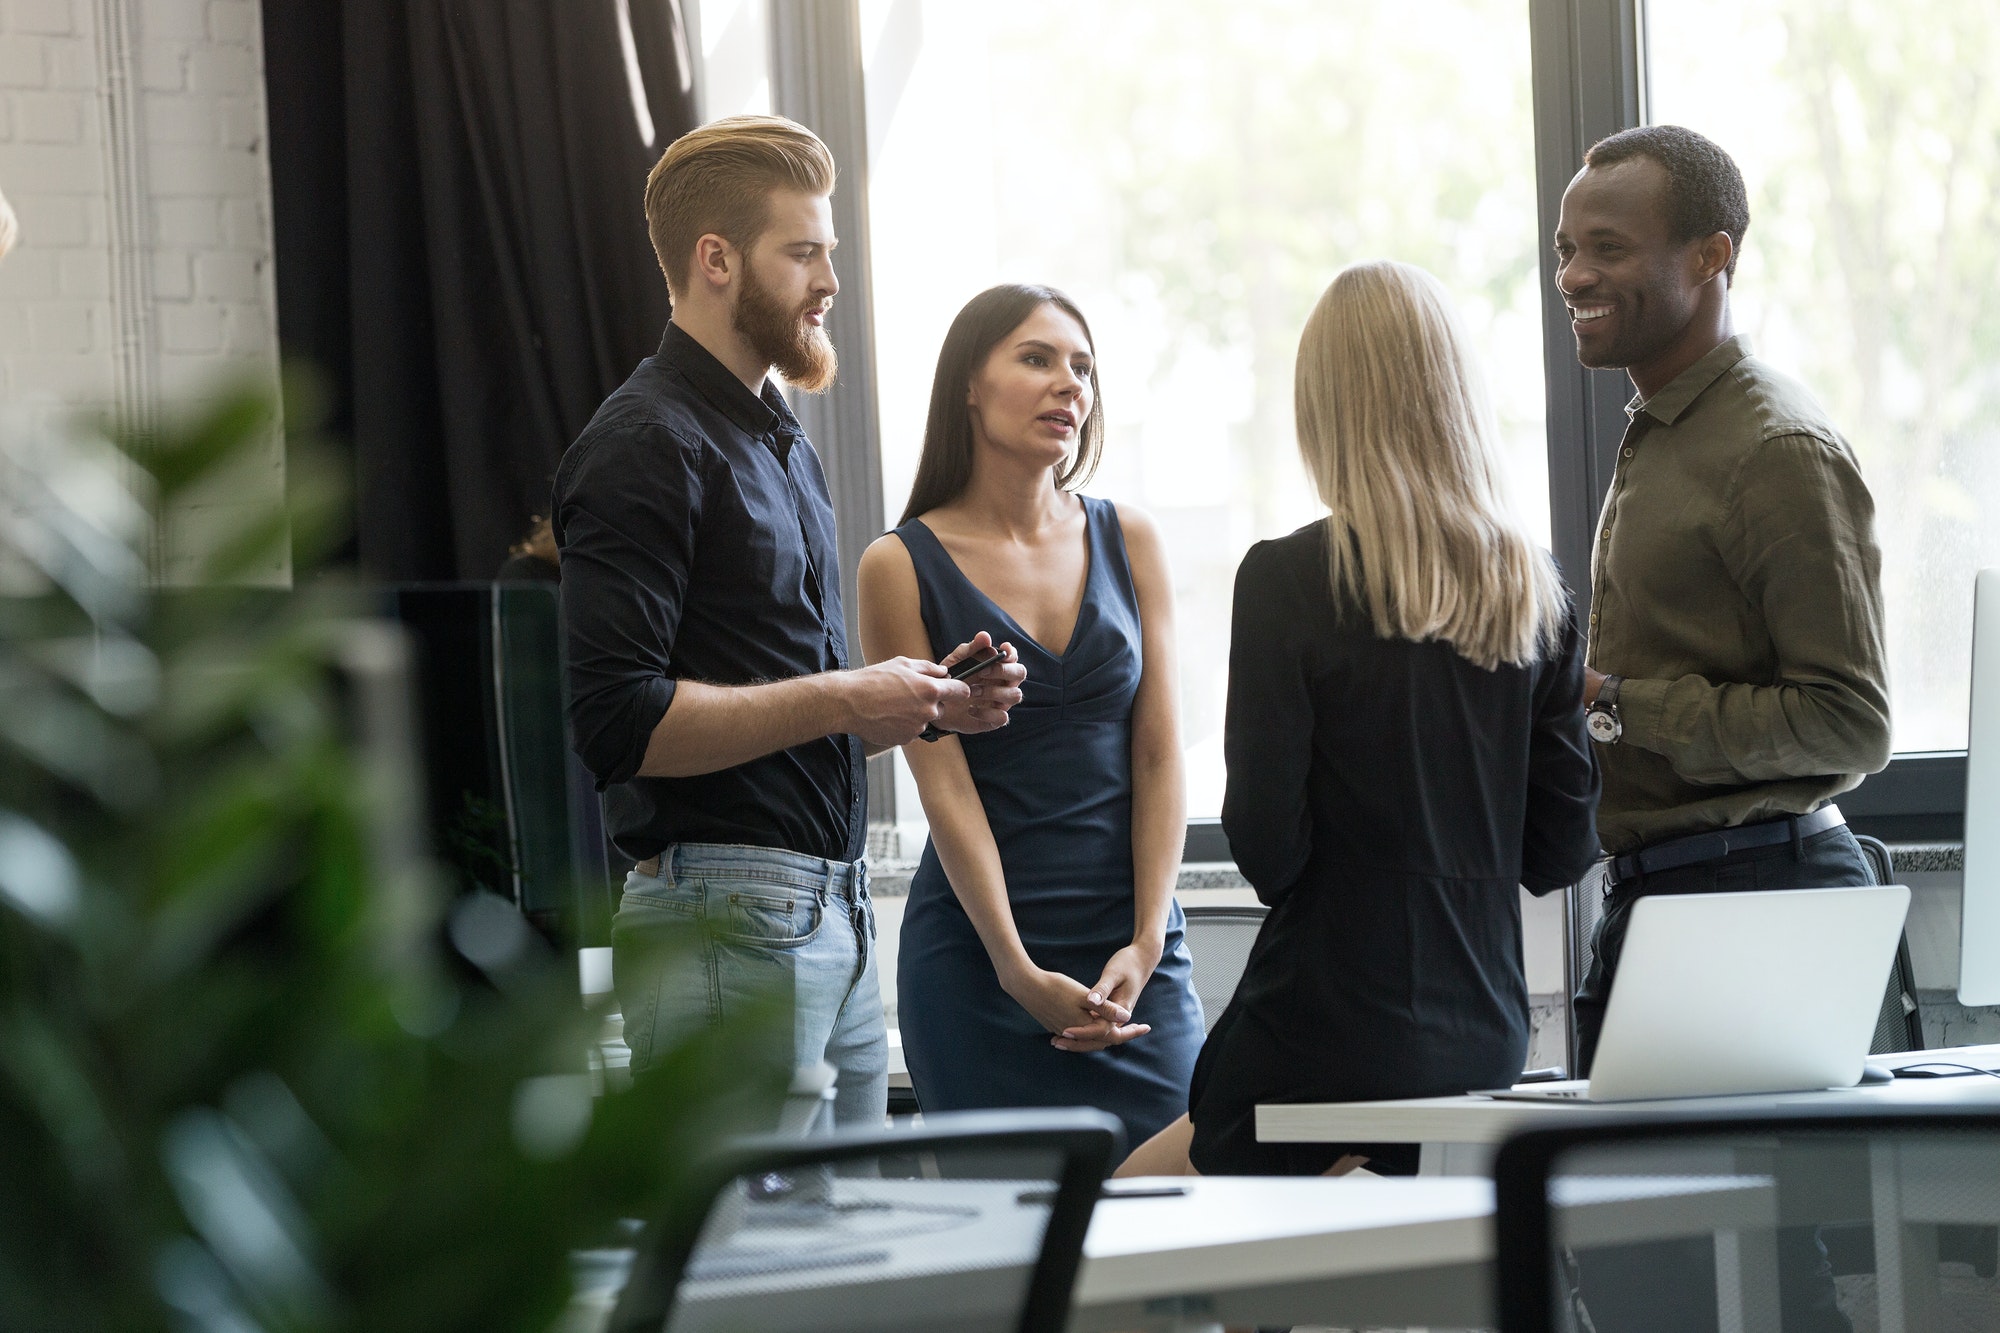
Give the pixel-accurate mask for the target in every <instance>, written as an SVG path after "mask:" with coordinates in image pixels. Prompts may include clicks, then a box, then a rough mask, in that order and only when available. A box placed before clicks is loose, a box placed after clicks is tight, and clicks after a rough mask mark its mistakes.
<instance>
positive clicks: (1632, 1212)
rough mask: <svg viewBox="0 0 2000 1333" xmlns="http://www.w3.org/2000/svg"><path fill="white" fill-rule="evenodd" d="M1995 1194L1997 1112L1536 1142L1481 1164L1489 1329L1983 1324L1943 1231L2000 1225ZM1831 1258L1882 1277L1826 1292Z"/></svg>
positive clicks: (1999, 1142)
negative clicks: (1496, 1319) (1492, 1273)
mask: <svg viewBox="0 0 2000 1333" xmlns="http://www.w3.org/2000/svg"><path fill="white" fill-rule="evenodd" d="M1996 1179H2000V1106H1994V1107H1991V1108H1989V1109H1985V1110H1974V1111H1960V1110H1952V1111H1907V1112H1901V1113H1897V1114H1895V1115H1874V1114H1871V1115H1852V1114H1845V1113H1826V1112H1821V1113H1817V1114H1799V1113H1791V1114H1773V1115H1767V1116H1758V1117H1699V1118H1694V1117H1683V1118H1677V1119H1671V1120H1667V1119H1649V1120H1644V1121H1633V1120H1627V1119H1624V1118H1621V1119H1620V1120H1619V1121H1617V1122H1615V1123H1612V1122H1606V1121H1603V1120H1599V1121H1597V1122H1596V1123H1594V1124H1592V1123H1589V1122H1588V1121H1586V1122H1584V1123H1581V1124H1578V1125H1575V1126H1565V1127H1559V1128H1554V1129H1541V1130H1533V1131H1530V1132H1528V1133H1524V1134H1521V1135H1518V1136H1517V1137H1515V1138H1513V1139H1511V1140H1509V1141H1508V1142H1507V1143H1506V1144H1504V1145H1502V1147H1501V1149H1500V1152H1499V1154H1498V1155H1497V1157H1496V1158H1495V1159H1494V1187H1495V1204H1496V1214H1495V1218H1494V1224H1495V1225H1494V1232H1495V1238H1496V1244H1497V1251H1496V1255H1495V1259H1496V1263H1495V1269H1496V1274H1497V1282H1498V1291H1497V1297H1498V1302H1497V1303H1498V1308H1499V1313H1500V1329H1501V1333H1553V1331H1554V1330H1559V1329H1560V1330H1565V1333H1568V1331H1570V1330H1581V1329H1594V1330H1595V1333H1635V1331H1636V1330H1641V1329H1645V1330H1652V1329H1668V1328H1671V1329H1700V1328H1717V1327H1720V1328H1744V1329H1755V1328H1763V1329H1776V1328H1778V1327H1779V1326H1780V1324H1781V1322H1782V1325H1783V1327H1786V1328H1794V1327H1834V1326H1844V1325H1845V1323H1846V1320H1835V1319H1834V1318H1833V1313H1832V1312H1833V1309H1835V1308H1838V1309H1840V1310H1842V1311H1843V1312H1844V1313H1845V1314H1846V1315H1848V1316H1849V1317H1851V1319H1852V1323H1853V1326H1854V1327H1856V1328H1862V1327H1868V1328H1874V1327H1882V1328H1888V1327H1892V1326H1893V1327H1908V1328H1913V1329H1914V1328H1948V1327H1951V1328H1955V1327H1966V1328H1990V1327H1992V1326H1993V1325H1992V1322H1991V1308H1992V1299H1993V1298H1992V1293H1991V1291H1990V1290H1989V1289H1988V1284H1986V1283H1984V1282H1981V1283H1977V1284H1968V1283H1959V1284H1957V1287H1958V1288H1960V1289H1964V1288H1971V1287H1975V1286H1976V1288H1977V1289H1976V1290H1968V1291H1967V1292H1966V1296H1967V1298H1968V1299H1967V1300H1966V1301H1965V1303H1964V1308H1962V1309H1959V1308H1955V1306H1956V1305H1957V1304H1958V1297H1957V1296H1956V1295H1955V1294H1954V1287H1953V1284H1951V1283H1941V1280H1940V1279H1941V1273H1940V1265H1939V1251H1938V1231H1939V1229H1940V1228H1941V1227H1942V1226H1950V1225H1956V1226H1960V1227H1962V1226H1963V1225H1964V1224H1967V1223H1977V1224H1984V1223H1991V1222H1994V1221H2000V1189H1996V1188H1995V1187H1994V1184H1993V1182H1994V1181H1995V1180H1996ZM1986 1236H1987V1239H1986V1241H1985V1248H1986V1259H1987V1263H1988V1267H1987V1268H1986V1270H1985V1271H1986V1272H1988V1273H1990V1272H1991V1271H1992V1270H1991V1267H1990V1264H1991V1260H1992V1247H1993V1240H1992V1239H1991V1236H1992V1233H1991V1232H1987V1233H1986ZM1948 1248H1949V1247H1948ZM1842 1252H1848V1253H1852V1254H1857V1255H1859V1256H1861V1263H1862V1265H1867V1266H1872V1267H1873V1269H1874V1270H1875V1279H1876V1280H1875V1281H1874V1282H1873V1283H1849V1284H1846V1285H1844V1286H1836V1284H1835V1281H1834V1278H1833V1276H1832V1273H1833V1272H1843V1271H1845V1272H1852V1271H1855V1266H1854V1265H1851V1264H1850V1265H1843V1264H1841V1263H1840V1262H1839V1259H1840V1255H1841V1254H1842ZM1829 1254H1831V1255H1832V1256H1833V1257H1834V1261H1835V1262H1834V1263H1833V1264H1832V1265H1829V1264H1828V1256H1829ZM1953 1257H1957V1256H1953ZM1871 1261H1872V1262H1871ZM1829 1268H1831V1272H1830V1271H1829Z"/></svg>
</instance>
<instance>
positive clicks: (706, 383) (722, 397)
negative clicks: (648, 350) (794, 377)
mask: <svg viewBox="0 0 2000 1333" xmlns="http://www.w3.org/2000/svg"><path fill="white" fill-rule="evenodd" d="M660 359H661V360H662V361H664V362H666V363H667V364H668V365H669V366H672V367H673V368H674V369H676V370H678V371H680V373H681V375H682V377H683V378H685V379H686V380H687V382H688V383H689V384H690V385H691V386H693V388H694V390H695V392H696V393H699V394H700V395H701V396H702V397H703V398H705V399H707V400H708V402H709V404H710V405H711V406H713V407H714V408H715V409H716V410H717V411H719V412H721V413H722V414H723V415H724V416H726V417H728V418H729V419H730V420H731V421H733V422H735V423H736V424H737V425H738V426H739V427H741V428H742V429H743V431H744V432H745V433H746V434H750V435H755V436H760V437H761V436H765V435H769V434H770V433H771V432H772V431H774V430H775V431H777V432H779V433H780V434H791V435H802V434H804V431H802V430H801V429H800V427H799V421H798V418H797V417H795V416H793V415H792V409H791V407H790V405H789V404H787V403H786V402H785V396H784V395H783V394H782V393H779V392H778V386H777V385H776V384H775V383H774V382H772V380H771V377H770V376H768V375H767V376H765V377H764V392H763V393H762V394H761V395H760V394H754V393H751V392H750V389H749V387H748V386H747V385H745V384H744V383H743V381H742V380H739V379H737V378H736V376H735V375H734V374H733V373H731V371H730V369H729V367H727V366H725V365H723V364H722V362H720V361H718V360H717V359H716V357H715V353H713V352H711V351H709V350H708V349H707V348H706V347H703V346H702V345H701V343H700V342H698V341H697V340H696V339H695V336H694V335H693V334H691V333H689V332H688V331H687V330H686V329H684V328H682V327H681V326H680V325H678V324H675V323H672V322H669V323H668V324H667V331H666V334H665V335H664V336H663V337H661V339H660Z"/></svg>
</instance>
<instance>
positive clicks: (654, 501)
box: [554, 423, 704, 791]
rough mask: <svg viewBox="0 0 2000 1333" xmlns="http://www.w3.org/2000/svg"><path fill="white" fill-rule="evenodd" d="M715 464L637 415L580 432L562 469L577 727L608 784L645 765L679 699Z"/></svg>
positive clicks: (594, 769)
mask: <svg viewBox="0 0 2000 1333" xmlns="http://www.w3.org/2000/svg"><path fill="white" fill-rule="evenodd" d="M703 462H704V451H703V448H702V446H700V445H699V444H691V443H689V442H688V441H685V440H683V439H682V438H680V436H679V435H677V434H676V433H675V432H674V431H672V430H671V429H669V428H668V427H666V426H664V425H661V424H657V423H642V424H626V425H619V426H617V427H614V428H611V429H608V430H606V431H604V432H603V433H601V434H599V435H596V436H594V437H586V438H585V439H583V440H579V441H578V442H577V444H576V445H575V446H573V447H572V449H571V451H570V456H568V457H566V458H565V459H564V461H563V466H562V469H561V470H560V471H559V472H558V474H557V478H556V494H555V504H554V509H555V514H554V520H555V532H556V541H557V544H558V546H559V548H560V550H561V552H562V612H563V634H564V641H565V646H566V648H567V652H568V671H569V718H570V730H571V733H572V735H573V736H574V738H575V745H576V751H577V754H578V756H579V757H580V758H582V760H583V762H584V764H585V766H586V767H588V768H589V769H590V771H591V773H592V774H593V775H594V776H595V777H596V779H597V786H598V789H599V790H600V791H601V790H603V789H604V788H605V787H607V786H610V785H612V784H614V783H620V782H627V781H630V780H631V779H632V778H633V777H634V776H635V775H636V774H637V773H638V771H639V766H640V764H641V763H642V762H644V760H645V757H646V746H647V743H648V742H649V741H650V740H651V738H652V734H653V730H654V728H655V727H657V726H658V725H659V722H660V719H661V718H662V717H664V716H665V715H666V712H667V709H668V707H669V706H670V705H671V704H672V703H673V699H674V689H675V684H676V679H675V678H676V672H675V670H674V655H673V654H674V638H675V635H676V633H677V632H678V630H679V628H680V620H681V609H682V603H683V599H684V598H685V596H686V592H687V582H688V571H689V570H690V569H691V568H692V567H693V564H694V552H695V534H696V531H697V530H698V528H699V527H700V523H701V504H702V479H703Z"/></svg>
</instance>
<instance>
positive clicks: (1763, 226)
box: [1646, 0, 2000, 752]
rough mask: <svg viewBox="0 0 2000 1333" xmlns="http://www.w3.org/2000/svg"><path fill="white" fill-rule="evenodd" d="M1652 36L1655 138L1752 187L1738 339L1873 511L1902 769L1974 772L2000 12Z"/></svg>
mask: <svg viewBox="0 0 2000 1333" xmlns="http://www.w3.org/2000/svg"><path fill="white" fill-rule="evenodd" d="M1646 21H1647V46H1648V56H1649V66H1650V68H1649V72H1648V84H1647V102H1648V114H1649V118H1650V119H1651V120H1652V121H1654V122H1655V123H1662V124H1665V123H1672V124H1680V125H1686V126H1688V127H1689V128H1690V129H1694V130H1698V131H1700V132H1701V133H1703V134H1706V135H1708V136H1709V137H1711V138H1713V139H1714V140H1715V141H1716V142H1718V143H1720V144H1722V145H1723V146H1724V147H1725V148H1727V149H1728V150H1729V152H1730V153H1731V154H1732V155H1733V156H1734V157H1735V158H1736V160H1737V163H1738V164H1739V165H1740V166H1741V167H1742V168H1743V174H1744V177H1745V180H1746V183H1747V184H1748V186H1749V190H1750V216H1751V223H1750V232H1749V235H1748V237H1747V239H1746V243H1745V246H1744V253H1743V258H1742V261H1741V267H1740V269H1739V271H1738V274H1737V291H1736V293H1735V294H1734V298H1733V299H1734V305H1735V312H1736V320H1737V327H1738V328H1739V329H1741V330H1743V331H1745V332H1747V333H1749V334H1750V335H1751V337H1752V338H1753V339H1754V340H1755V345H1756V347H1757V349H1758V351H1759V352H1760V353H1761V354H1763V355H1764V356H1766V357H1767V358H1768V359H1769V360H1770V361H1771V362H1773V363H1774V364H1775V365H1778V366H1780V367H1782V368H1783V369H1785V370H1787V371H1789V372H1791V373H1793V374H1796V375H1797V376H1799V377H1800V378H1801V379H1802V380H1804V381H1805V382H1806V383H1807V384H1808V385H1809V386H1810V387H1811V388H1812V390H1813V392H1814V393H1816V394H1817V395H1819V396H1820V398H1821V400H1822V401H1823V402H1825V404H1826V405H1827V407H1828V409H1829V410H1830V411H1831V412H1832V414H1833V417H1834V419H1835V421H1836V422H1838V423H1839V425H1840V427H1841V429H1842V431H1843V433H1845V434H1846V435H1847V437H1848V439H1849V440H1851V441H1852V442H1853V444H1854V447H1855V451H1856V452H1857V453H1858V454H1859V455H1860V457H1861V462H1862V467H1863V470H1864V472H1865V474H1866V476H1867V479H1868V483H1869V486H1870V488H1871V489H1872V491H1873V492H1874V496H1875V503H1876V511H1877V515H1876V516H1877V525H1878V532H1879V535H1880V538H1881V542H1882V548H1883V571H1882V574H1883V592H1884V599H1885V602H1886V605H1887V613H1888V641H1889V667H1890V687H1891V692H1892V699H1891V704H1892V715H1893V717H1894V719H1895V728H1896V734H1895V744H1896V749H1897V750H1898V751H1904V752H1908V751H1924V750H1961V749H1963V748H1965V743H1966V696H1967V690H1968V686H1969V682H1970V674H1971V673H1970V662H1971V624H1970V622H1971V611H1972V580H1973V572H1974V570H1976V569H1978V568H1981V567H1988V566H1993V565H2000V522H1996V519H2000V448H1996V447H1995V446H1996V443H2000V304H1995V302H1994V301H1993V300H1992V294H1993V293H1994V291H1995V290H1996V289H2000V86H1996V85H1995V83H1994V82H1993V80H1992V78H1991V72H1992V71H1993V70H1995V69H2000V9H1996V8H1995V7H1994V6H1992V5H1988V4H1965V3H1962V0H1849V3H1846V4H1842V5H1828V4H1824V3H1822V0H1651V3H1649V4H1648V5H1647V6H1646Z"/></svg>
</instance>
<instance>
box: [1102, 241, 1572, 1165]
mask: <svg viewBox="0 0 2000 1333" xmlns="http://www.w3.org/2000/svg"><path fill="white" fill-rule="evenodd" d="M1296 393H1297V412H1298V436H1299V452H1300V454H1301V455H1302V456H1303V457H1304V460H1305V464H1306V470H1307V472H1309V473H1310V474H1311V476H1312V478H1313V481H1314V483H1315V485H1316V486H1317V488H1318V490H1319V494H1320V498H1321V499H1322V500H1323V501H1324V502H1325V503H1326V506H1327V509H1328V510H1329V511H1330V512H1329V514H1328V515H1327V517H1326V518H1324V519H1321V520H1319V521H1318V522H1315V523H1310V524H1308V525H1306V526H1305V527H1303V528H1300V529H1299V530H1298V531H1297V532H1294V533H1293V534H1291V535H1290V536H1289V537H1282V538H1279V539H1278V540H1276V541H1268V542H1260V543H1258V544H1257V545H1256V546H1254V547H1252V548H1251V549H1250V552H1249V554H1247V555H1246V556H1244V558H1243V564H1242V566H1241V568H1240V569H1239V570H1238V571H1237V575H1236V604H1235V616H1234V625H1233V627H1232V630H1231V638H1230V649H1229V712H1228V721H1227V724H1226V728H1225V733H1224V747H1225V753H1226V757H1227V759H1228V763H1229V786H1228V791H1227V794H1226V796H1225V797H1224V801H1223V810H1222V824H1223V830H1224V831H1225V832H1226V833H1227V834H1228V835H1229V845H1230V848H1231V849H1232V851H1233V852H1234V853H1235V856H1236V863H1237V866H1238V868H1239V869H1241V870H1242V872H1243V875H1244V877H1245V878H1247V879H1248V880H1249V881H1250V883H1251V885H1252V886H1253V887H1254V888H1255V889H1256V891H1257V896H1258V898H1260V899H1261V900H1262V901H1263V902H1265V903H1266V904H1268V905H1269V906H1270V908H1271V912H1270V915H1269V916H1268V917H1267V918H1265V922H1264V926H1263V929H1262V931H1261V932H1260V934H1259V935H1258V938H1257V942H1256V944H1255V946H1254V947H1253V948H1252V950H1251V953H1250V961H1249V965H1248V967H1247V969H1246V970H1245V972H1244V975H1243V980H1242V983H1241V984H1240V985H1239V986H1238V988H1237V991H1236V996H1235V998H1234V999H1233V1000H1232V1001H1231V1002H1230V1004H1229V1007H1228V1008H1227V1009H1225V1010H1224V1011H1223V1014H1222V1017H1221V1018H1220V1019H1219V1020H1218V1021H1217V1023H1216V1026H1215V1029H1214V1030H1213V1031H1212V1032H1211V1033H1210V1034H1209V1038H1208V1042H1207V1044H1206V1045H1205V1046H1204V1047H1203V1048H1202V1052H1201V1058H1200V1060H1199V1062H1198V1063H1197V1065H1196V1068H1195V1076H1194V1081H1193V1087H1192V1090H1191V1092H1190V1095H1189V1107H1190V1111H1189V1115H1188V1116H1187V1117H1184V1118H1182V1119H1181V1120H1179V1121H1177V1122H1176V1123H1175V1124H1173V1125H1171V1126H1169V1127H1168V1128H1167V1129H1166V1130H1164V1131H1163V1132H1162V1133H1161V1134H1160V1135H1158V1136H1157V1137H1156V1138H1155V1139H1154V1140H1152V1141H1151V1142H1150V1143H1147V1144H1145V1145H1143V1146H1142V1147H1141V1148H1140V1149H1139V1151H1138V1152H1136V1153H1134V1154H1133V1156H1132V1158H1131V1159H1130V1160H1129V1161H1128V1162H1127V1163H1126V1165H1125V1166H1124V1167H1123V1168H1121V1170H1122V1171H1123V1172H1124V1173H1127V1174H1158V1173H1173V1172H1177V1171H1186V1170H1189V1169H1192V1170H1196V1171H1201V1172H1205V1173H1217V1174H1222V1173H1227V1174H1239V1175H1308V1174H1321V1173H1336V1174H1337V1173H1339V1172H1341V1171H1344V1170H1347V1169H1351V1168H1352V1167H1355V1166H1359V1165H1362V1164H1364V1163H1366V1164H1368V1165H1370V1166H1371V1169H1373V1170H1375V1171H1377V1172H1381V1173H1385V1174H1401V1173H1406V1172H1410V1171H1414V1170H1415V1166H1416V1163H1415V1151H1414V1147H1413V1146H1412V1145H1401V1144H1398V1145H1381V1144H1281V1143H1259V1142H1258V1141H1257V1133H1256V1107H1257V1105H1258V1104H1259V1103H1262V1102H1294V1101H1359V1100H1371V1099H1375V1098H1386V1097H1427V1096H1441V1095H1445V1094H1451V1093H1461V1092H1465V1091H1468V1090H1469V1089H1472V1088H1480V1087H1493V1086H1495V1085H1505V1084H1508V1083H1511V1082H1513V1081H1514V1079H1515V1077H1516V1076H1517V1075H1519V1074H1520V1072H1521V1064H1522V1061H1523V1059H1524V1058H1525V1057H1526V1055H1527V1051H1528V994H1527V983H1526V980H1525V978H1524V977H1523V976H1522V972H1521V916H1520V898H1519V894H1518V891H1517V889H1516V886H1517V885H1523V884H1525V885H1526V886H1527V887H1528V888H1529V889H1530V890H1532V891H1534V892H1537V893H1547V892H1549V891H1551V890H1554V889H1556V888H1559V887H1561V886H1562V885H1564V884H1568V883H1571V882H1573V881H1575V880H1576V879H1577V878H1578V877H1580V876H1581V875H1582V873H1583V871H1584V869H1585V868H1586V867H1587V866H1589V864H1590V862H1591V860H1592V858H1593V857H1595V855H1596V854H1597V835H1596V829H1595V826H1594V822H1593V818H1592V812H1593V810H1594V809H1595V806H1596V801H1597V772H1596V768H1595V766H1594V761H1593V759H1592V757H1591V754H1590V748H1589V745H1588V743H1587V741H1586V739H1585V735H1584V730H1583V697H1582V696H1583V659H1582V651H1581V642H1580V639H1579V636H1578V634H1577V631H1576V625H1575V624H1574V621H1573V618H1572V617H1571V615H1570V613H1569V609H1568V606H1567V602H1566V598H1565V595H1564V592H1563V587H1562V583H1561V581H1560V579H1559V577H1558V575H1557V572H1556V569H1555V565H1554V562H1553V561H1552V560H1551V559H1550V558H1549V556H1548V555H1547V554H1546V553H1545V552H1544V551H1542V550H1541V549H1539V548H1538V547H1537V546H1536V545H1535V544H1534V542H1533V541H1532V540H1531V539H1530V538H1529V537H1528V535H1527V534H1526V532H1525V531H1524V530H1523V529H1522V527H1521V526H1520V524H1519V523H1518V522H1517V521H1516V520H1515V519H1514V518H1513V516H1512V515H1511V513H1510V512H1509V510H1508V508H1507V506H1506V505H1505V503H1504V502H1503V500H1502V486H1501V479H1500V462H1499V450H1498V445H1497V441H1496V439H1495V431H1494V425H1493V420H1492V413H1491V410H1490V408H1489V406H1488V403H1487V399H1486V396H1485V393H1484V390H1483V388H1482V387H1481V384H1480V380H1479V376H1478V371H1477V368H1476V366H1475V364H1474V362H1473V358H1472V353H1471V349H1470V347H1469V346H1468V344H1467V340H1466V337H1465V334H1464V331H1463V330H1462V328H1461V327H1460V325H1459V323H1458V320H1457V318H1456V317H1455V316H1454V314H1453V313H1452V309H1451V303H1450V301H1449V299H1448V298H1447V297H1446V295H1445V292H1444V289H1443V288H1442V287H1441V286H1440V285H1439V284H1438V282H1437V280H1436V279H1434V278H1432V277H1431V276H1430V275H1429V274H1427V273H1425V272H1423V271H1422V270H1421V269H1416V268H1412V267H1410V266H1408V265H1405V264H1392V263H1370V264H1357V265H1355V266H1354V267H1352V268H1349V269H1346V270H1344V271H1343V272H1342V273H1341V274H1340V275H1339V276H1338V277H1336V278H1335V279H1334V280H1333V285H1332V286H1330V287H1329V288H1328V289H1327V291H1326V293H1325V295H1323V296H1322V297H1321V298H1320V301H1319V304H1318V306H1317V307H1315V308H1314V310H1313V313H1312V316H1311V318H1309V319H1308V320H1307V321H1306V328H1305V333H1304V334H1303V336H1302V337H1301V338H1300V340H1299V359H1298V372H1297V390H1296Z"/></svg>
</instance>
